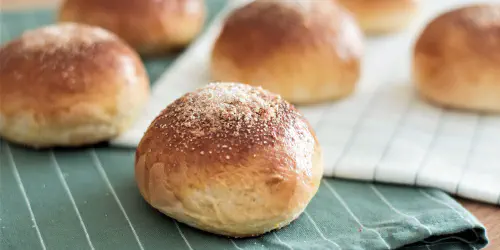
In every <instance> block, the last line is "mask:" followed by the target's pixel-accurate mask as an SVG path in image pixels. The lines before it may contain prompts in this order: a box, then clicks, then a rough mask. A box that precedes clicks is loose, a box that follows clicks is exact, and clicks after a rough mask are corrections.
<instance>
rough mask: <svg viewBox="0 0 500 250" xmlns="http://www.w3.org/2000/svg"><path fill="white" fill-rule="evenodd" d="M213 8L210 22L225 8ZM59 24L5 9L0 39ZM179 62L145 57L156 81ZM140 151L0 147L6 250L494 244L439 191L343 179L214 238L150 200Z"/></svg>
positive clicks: (218, 1)
mask: <svg viewBox="0 0 500 250" xmlns="http://www.w3.org/2000/svg"><path fill="white" fill-rule="evenodd" d="M207 3H209V7H210V8H209V10H210V15H209V19H211V18H213V16H214V14H216V13H217V12H218V11H219V10H220V9H221V8H222V6H223V3H224V1H222V0H208V1H207ZM208 21H209V20H208ZM53 22H54V12H53V10H37V11H29V12H2V13H1V15H0V31H1V33H0V39H1V42H2V44H3V43H5V42H7V41H9V40H11V39H13V38H15V37H17V36H18V35H20V34H21V33H22V32H23V31H24V30H26V29H31V28H35V27H39V26H42V25H45V24H49V23H53ZM175 58H176V56H175V55H171V56H165V57H164V58H158V59H148V60H145V64H146V67H147V69H148V73H149V75H150V77H151V80H152V81H153V82H154V80H156V79H157V78H158V76H159V75H160V74H161V73H163V72H164V70H165V69H166V68H167V67H168V66H169V65H170V63H171V62H172V61H173V60H175ZM0 60H1V59H0ZM0 80H1V79H0ZM0 91H1V90H0ZM134 153H135V152H134V150H130V149H117V148H112V147H109V146H108V145H99V146H96V147H92V148H81V149H54V150H32V149H27V148H23V147H20V146H16V145H12V144H9V143H7V142H5V141H1V140H0V249H2V250H3V249H22V250H24V249H173V250H177V249H181V250H182V249H186V250H197V249H204V250H205V249H214V250H219V249H236V250H238V249H259V250H260V249H296V250H306V249H360V250H361V249H363V250H364V249H366V250H377V249H433V250H436V249H480V248H483V247H484V246H486V244H487V243H488V240H487V237H486V231H485V228H484V227H483V226H482V225H481V223H480V222H478V221H477V220H476V218H474V217H473V216H472V215H471V214H470V213H469V212H468V211H466V210H465V209H464V208H463V207H462V206H460V205H459V204H458V203H456V202H455V201H454V200H453V199H452V198H450V197H449V196H448V195H447V194H445V193H443V192H441V191H438V190H435V189H424V188H413V187H403V186H392V185H383V184H371V183H362V182H352V181H344V180H338V179H324V180H323V181H322V184H321V187H320V189H319V191H318V193H317V195H316V196H315V197H314V199H313V200H312V201H311V203H310V205H309V206H308V207H307V209H306V211H305V212H304V213H303V214H302V215H301V216H300V217H299V218H298V219H297V220H296V221H295V222H293V223H292V224H291V225H289V226H287V227H285V228H283V229H281V230H277V231H273V232H271V233H268V234H266V235H263V236H261V237H255V238H250V239H229V238H226V237H220V236H216V235H212V234H209V233H205V232H202V231H199V230H196V229H193V228H191V227H189V226H186V225H184V224H182V223H177V222H175V221H174V220H172V219H170V218H168V217H167V216H164V215H162V214H161V213H159V212H157V211H156V210H154V209H152V208H151V207H150V206H148V205H147V203H145V202H144V200H143V199H142V197H141V196H140V194H139V192H138V189H137V187H136V185H135V181H134V176H133V162H134Z"/></svg>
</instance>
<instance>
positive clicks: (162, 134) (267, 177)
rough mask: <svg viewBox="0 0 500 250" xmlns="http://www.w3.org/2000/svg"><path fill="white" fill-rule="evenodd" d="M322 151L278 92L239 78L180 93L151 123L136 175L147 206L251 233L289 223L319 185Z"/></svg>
mask: <svg viewBox="0 0 500 250" xmlns="http://www.w3.org/2000/svg"><path fill="white" fill-rule="evenodd" d="M322 173H323V162H322V154H321V148H320V145H319V144H318V141H317V139H316V136H315V134H314V131H313V130H312V129H311V127H310V125H309V124H308V122H307V121H306V120H305V118H304V117H303V116H302V115H301V114H299V113H298V111H297V110H296V109H295V108H294V107H293V106H292V105H290V104H289V103H287V102H286V101H284V100H283V99H282V98H280V97H279V96H276V95H274V94H271V93H269V92H267V91H265V90H262V89H261V88H256V87H251V86H249V85H245V84H239V83H213V84H209V85H208V86H206V87H203V88H201V89H198V90H196V91H194V92H191V93H187V94H185V95H184V96H182V97H181V98H179V99H178V100H176V101H175V102H173V103H172V104H170V105H169V106H168V107H167V108H166V109H165V110H163V111H162V112H161V114H159V115H158V117H156V119H155V120H154V121H153V122H152V124H151V125H150V127H149V128H148V130H147V131H146V133H145V134H144V137H143V138H142V140H141V142H140V144H139V146H138V148H137V154H136V161H135V177H136V181H137V184H138V187H139V190H140V192H141V194H142V196H143V197H144V198H145V200H146V201H147V202H149V204H151V205H152V206H153V207H155V208H156V209H158V210H160V211H161V212H163V213H165V214H166V215H168V216H171V217H172V218H174V219H176V220H178V221H180V222H183V223H186V224H188V225H191V226H193V227H196V228H199V229H201V230H205V231H208V232H212V233H216V234H221V235H226V236H231V237H248V236H257V235H260V234H263V233H266V232H269V231H271V230H273V229H277V228H281V227H284V226H286V225H287V224H289V223H290V222H291V221H293V220H295V219H296V218H297V217H298V216H299V215H300V214H301V213H302V212H303V210H304V209H305V208H306V206H307V204H308V203H309V202H310V200H311V198H312V197H313V196H314V195H315V193H316V192H317V190H318V187H319V185H320V179H321V176H322Z"/></svg>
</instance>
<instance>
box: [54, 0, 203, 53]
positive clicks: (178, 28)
mask: <svg viewBox="0 0 500 250" xmlns="http://www.w3.org/2000/svg"><path fill="white" fill-rule="evenodd" d="M205 12H206V6H205V2H204V0H64V1H63V3H62V5H61V7H60V10H59V20H60V21H64V22H68V21H69V22H78V23H85V24H90V25H95V26H100V27H103V28H105V29H108V30H110V31H112V32H113V33H115V34H117V35H118V36H120V37H121V38H123V39H124V40H125V41H126V42H127V43H129V44H130V45H131V46H132V47H133V48H135V49H136V50H137V51H138V52H139V53H140V54H142V55H145V56H155V55H162V54H165V53H167V52H170V51H172V50H176V49H179V48H182V47H185V46H186V45H187V44H189V43H190V42H191V41H192V40H193V39H194V38H195V37H196V36H197V35H198V33H199V32H200V31H201V29H202V28H203V24H204V22H205V15H206V13H205Z"/></svg>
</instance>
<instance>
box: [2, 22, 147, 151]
mask: <svg viewBox="0 0 500 250" xmlns="http://www.w3.org/2000/svg"><path fill="white" fill-rule="evenodd" d="M0 79H1V80H0V135H1V136H2V137H4V138H6V139H8V140H10V141H13V142H17V143H20V144H25V145H29V146H33V147H52V146H80V145H85V144H91V143H96V142H100V141H104V140H108V139H110V138H113V137H115V136H117V135H118V134H120V133H121V132H123V131H124V130H125V129H126V128H127V127H128V126H129V125H130V124H131V122H132V120H133V119H134V118H135V117H136V115H137V114H138V112H139V110H140V108H141V107H142V106H143V104H144V102H145V101H146V99H147V97H148V94H149V81H148V77H147V75H146V71H145V69H144V66H143V65H142V62H141V61H140V59H139V57H138V55H137V54H136V52H135V51H133V50H132V49H131V48H130V47H129V46H128V45H126V44H125V43H124V42H123V41H121V40H120V39H119V38H117V37H116V36H115V35H113V34H112V33H110V32H108V31H106V30H104V29H101V28H97V27H91V26H86V25H78V24H72V23H64V24H58V25H50V26H45V27H42V28H38V29H35V30H30V31H27V32H25V33H24V34H23V35H21V36H20V37H19V38H17V39H15V40H13V41H11V42H9V43H7V44H5V45H4V46H2V47H1V48H0Z"/></svg>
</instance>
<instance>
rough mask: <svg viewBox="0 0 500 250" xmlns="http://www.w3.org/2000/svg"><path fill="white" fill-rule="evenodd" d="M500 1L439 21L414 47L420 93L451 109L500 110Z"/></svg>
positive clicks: (459, 11) (461, 10)
mask: <svg viewBox="0 0 500 250" xmlns="http://www.w3.org/2000/svg"><path fill="white" fill-rule="evenodd" d="M499 34H500V5H474V6H467V7H461V8H458V9H454V10H451V11H448V12H446V13H443V14H441V15H440V16H438V17H436V18H435V19H433V20H432V21H431V22H430V23H429V24H428V25H427V26H426V27H425V29H424V30H423V32H422V33H421V34H420V35H419V37H418V40H417V42H416V45H415V47H414V58H413V73H414V80H415V83H416V85H417V87H418V90H419V92H420V93H421V95H422V96H423V97H425V98H426V99H427V100H429V101H431V102H432V103H434V104H438V105H441V106H445V107H450V108H457V109H465V110H473V111H484V112H500V71H499V68H498V67H499V65H500V36H499Z"/></svg>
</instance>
